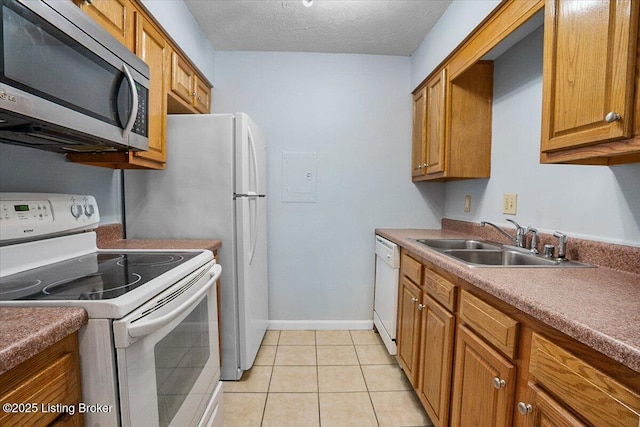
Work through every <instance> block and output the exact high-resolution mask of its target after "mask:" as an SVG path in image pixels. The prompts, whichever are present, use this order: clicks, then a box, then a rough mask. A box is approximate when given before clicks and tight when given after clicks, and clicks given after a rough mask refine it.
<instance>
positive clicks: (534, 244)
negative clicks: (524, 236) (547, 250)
mask: <svg viewBox="0 0 640 427" xmlns="http://www.w3.org/2000/svg"><path fill="white" fill-rule="evenodd" d="M527 233H531V253H532V254H538V253H539V252H538V229H537V228H533V227H531V226H529V227H527Z"/></svg>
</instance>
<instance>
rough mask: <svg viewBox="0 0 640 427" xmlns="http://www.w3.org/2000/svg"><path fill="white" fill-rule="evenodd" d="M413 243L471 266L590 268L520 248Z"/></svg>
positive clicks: (460, 242)
mask: <svg viewBox="0 0 640 427" xmlns="http://www.w3.org/2000/svg"><path fill="white" fill-rule="evenodd" d="M416 242H418V243H420V244H422V245H425V246H427V247H429V248H431V249H434V250H436V251H438V252H441V253H443V254H445V255H447V256H450V257H452V258H455V259H457V260H458V261H462V262H463V263H465V264H466V265H468V266H470V267H559V268H562V267H592V266H591V265H589V264H584V263H581V262H577V261H570V260H560V259H557V258H546V257H543V256H541V255H537V254H534V253H532V252H531V251H529V250H527V249H523V248H516V247H515V246H509V245H501V244H500V243H494V242H487V241H483V240H473V239H416Z"/></svg>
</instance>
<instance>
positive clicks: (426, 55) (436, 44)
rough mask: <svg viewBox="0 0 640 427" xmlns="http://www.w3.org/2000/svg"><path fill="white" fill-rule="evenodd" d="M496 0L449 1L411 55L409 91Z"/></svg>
mask: <svg viewBox="0 0 640 427" xmlns="http://www.w3.org/2000/svg"><path fill="white" fill-rule="evenodd" d="M499 3H500V0H453V1H452V2H451V4H450V5H449V7H447V10H446V11H445V12H444V13H443V14H442V16H441V17H440V19H438V22H436V24H435V25H434V26H433V28H432V29H431V31H429V34H427V36H426V37H425V38H424V40H423V41H422V43H421V44H420V46H418V48H417V49H416V50H415V51H414V52H413V54H412V55H411V90H413V89H414V88H415V87H416V86H418V85H419V84H420V82H421V81H422V80H423V79H424V78H425V77H427V76H428V75H429V74H430V73H431V71H433V69H434V68H435V67H436V66H437V65H438V64H439V63H440V62H442V60H443V59H444V58H446V57H447V55H449V53H451V51H452V50H453V49H454V48H455V47H456V46H458V44H460V42H461V41H462V40H464V38H465V37H467V36H468V35H469V33H470V32H471V31H472V30H473V29H474V28H475V27H476V26H477V25H478V24H479V23H480V22H481V21H482V20H483V19H484V18H485V17H486V16H487V15H488V14H489V13H490V12H491V11H492V10H493V9H494V8H495V7H496V6H497V5H498V4H499Z"/></svg>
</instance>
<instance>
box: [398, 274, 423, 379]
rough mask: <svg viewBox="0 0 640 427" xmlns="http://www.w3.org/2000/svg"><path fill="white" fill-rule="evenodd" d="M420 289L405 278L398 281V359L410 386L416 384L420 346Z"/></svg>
mask: <svg viewBox="0 0 640 427" xmlns="http://www.w3.org/2000/svg"><path fill="white" fill-rule="evenodd" d="M420 294H421V291H420V288H419V287H418V286H417V285H416V284H414V283H412V282H411V281H410V280H409V279H407V278H406V277H402V279H401V280H400V307H399V309H400V310H399V313H398V359H399V361H400V364H401V365H402V368H403V369H404V372H405V374H406V375H407V378H409V381H411V384H412V385H413V386H414V387H416V386H417V384H418V382H417V380H418V377H417V373H418V371H417V369H416V368H417V367H418V355H419V345H420V335H419V333H420V311H419V310H418V304H420V297H421V295H420Z"/></svg>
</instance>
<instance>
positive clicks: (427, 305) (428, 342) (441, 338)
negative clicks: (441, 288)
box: [416, 294, 456, 427]
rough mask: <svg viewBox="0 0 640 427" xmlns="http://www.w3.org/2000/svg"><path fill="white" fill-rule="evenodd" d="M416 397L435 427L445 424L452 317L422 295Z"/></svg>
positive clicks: (449, 371)
mask: <svg viewBox="0 0 640 427" xmlns="http://www.w3.org/2000/svg"><path fill="white" fill-rule="evenodd" d="M422 306H423V309H422V325H421V333H420V342H421V345H420V365H419V372H420V373H419V382H418V389H417V390H416V392H417V393H418V397H419V398H420V401H421V402H422V405H423V406H424V408H425V410H426V411H427V414H428V415H429V418H431V421H432V422H433V424H434V425H435V426H436V427H442V426H446V425H448V422H449V396H450V394H451V365H452V362H453V339H454V332H455V323H456V320H455V316H454V315H453V314H452V313H450V312H449V311H447V310H446V309H445V308H444V307H442V306H441V305H440V304H438V303H437V302H436V300H434V299H433V298H431V297H430V296H429V295H427V294H425V295H423V296H422Z"/></svg>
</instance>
